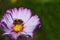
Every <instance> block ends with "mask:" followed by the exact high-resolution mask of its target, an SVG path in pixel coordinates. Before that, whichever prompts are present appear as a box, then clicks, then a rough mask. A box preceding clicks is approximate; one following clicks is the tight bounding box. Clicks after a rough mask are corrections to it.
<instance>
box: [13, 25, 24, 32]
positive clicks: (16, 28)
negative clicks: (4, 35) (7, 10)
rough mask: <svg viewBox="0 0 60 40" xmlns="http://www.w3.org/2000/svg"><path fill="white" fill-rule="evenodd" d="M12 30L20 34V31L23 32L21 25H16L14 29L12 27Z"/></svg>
mask: <svg viewBox="0 0 60 40" xmlns="http://www.w3.org/2000/svg"><path fill="white" fill-rule="evenodd" d="M13 30H14V31H15V32H20V31H22V30H23V26H22V24H20V25H19V24H16V25H15V26H14V27H13Z"/></svg>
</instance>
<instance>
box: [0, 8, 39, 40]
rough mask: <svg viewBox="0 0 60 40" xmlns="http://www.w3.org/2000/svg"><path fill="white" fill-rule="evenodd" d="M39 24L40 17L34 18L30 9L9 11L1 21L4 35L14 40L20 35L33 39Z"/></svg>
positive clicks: (0, 24)
mask: <svg viewBox="0 0 60 40" xmlns="http://www.w3.org/2000/svg"><path fill="white" fill-rule="evenodd" d="M39 24H40V21H39V18H38V16H37V15H34V16H32V14H31V11H30V9H27V8H23V7H21V8H18V9H17V8H14V9H11V10H7V11H6V13H5V14H4V16H3V17H2V19H1V21H0V26H1V27H2V29H3V31H4V33H3V35H8V36H9V37H10V38H11V39H12V40H17V37H19V36H20V35H24V36H26V37H31V38H32V37H33V31H34V29H35V28H36V27H37V25H39Z"/></svg>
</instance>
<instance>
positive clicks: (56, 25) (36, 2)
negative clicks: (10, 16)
mask: <svg viewBox="0 0 60 40" xmlns="http://www.w3.org/2000/svg"><path fill="white" fill-rule="evenodd" d="M15 7H16V8H19V7H24V8H30V9H31V11H32V13H33V15H34V14H38V16H39V18H40V21H41V28H38V29H36V30H35V31H34V38H33V39H27V38H26V37H24V36H22V37H18V39H17V40H60V1H59V0H17V2H16V3H11V2H10V0H0V18H1V17H2V16H3V14H4V13H5V11H6V10H7V9H10V8H15ZM2 33H3V32H2V29H1V28H0V35H1V34H2ZM0 40H9V38H8V37H7V36H4V37H1V36H0Z"/></svg>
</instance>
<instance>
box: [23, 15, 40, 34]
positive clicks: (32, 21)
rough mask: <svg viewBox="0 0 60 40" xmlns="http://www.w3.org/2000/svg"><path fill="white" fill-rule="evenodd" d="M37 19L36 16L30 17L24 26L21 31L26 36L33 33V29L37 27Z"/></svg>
mask: <svg viewBox="0 0 60 40" xmlns="http://www.w3.org/2000/svg"><path fill="white" fill-rule="evenodd" d="M39 23H40V22H39V18H38V16H37V15H35V16H32V17H31V18H30V19H29V21H28V22H27V23H26V24H24V29H23V31H25V32H27V33H28V34H29V33H31V32H33V31H34V29H35V28H36V27H37V25H38V24H39Z"/></svg>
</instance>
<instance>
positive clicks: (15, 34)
mask: <svg viewBox="0 0 60 40" xmlns="http://www.w3.org/2000/svg"><path fill="white" fill-rule="evenodd" d="M19 36H20V34H19V33H14V32H11V37H12V38H14V39H17V38H18V37H19Z"/></svg>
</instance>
